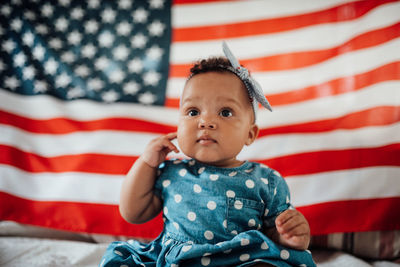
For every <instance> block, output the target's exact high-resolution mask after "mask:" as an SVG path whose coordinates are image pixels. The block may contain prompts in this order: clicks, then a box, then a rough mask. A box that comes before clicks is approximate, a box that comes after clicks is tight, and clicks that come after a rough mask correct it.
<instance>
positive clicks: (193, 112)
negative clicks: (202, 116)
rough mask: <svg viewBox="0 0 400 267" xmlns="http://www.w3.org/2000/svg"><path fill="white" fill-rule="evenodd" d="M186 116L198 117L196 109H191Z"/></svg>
mask: <svg viewBox="0 0 400 267" xmlns="http://www.w3.org/2000/svg"><path fill="white" fill-rule="evenodd" d="M187 114H188V115H189V116H190V117H194V116H197V115H199V111H198V110H196V109H191V110H189V111H188V113H187Z"/></svg>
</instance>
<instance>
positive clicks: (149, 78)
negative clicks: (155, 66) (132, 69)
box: [143, 70, 161, 86]
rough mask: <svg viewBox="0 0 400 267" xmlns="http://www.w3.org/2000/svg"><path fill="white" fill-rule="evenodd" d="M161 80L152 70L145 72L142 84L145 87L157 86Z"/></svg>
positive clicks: (159, 75)
mask: <svg viewBox="0 0 400 267" xmlns="http://www.w3.org/2000/svg"><path fill="white" fill-rule="evenodd" d="M160 79H161V74H160V73H158V72H155V71H153V70H151V71H149V72H146V73H145V74H144V75H143V82H144V84H145V85H151V86H157V85H158V82H159V81H160Z"/></svg>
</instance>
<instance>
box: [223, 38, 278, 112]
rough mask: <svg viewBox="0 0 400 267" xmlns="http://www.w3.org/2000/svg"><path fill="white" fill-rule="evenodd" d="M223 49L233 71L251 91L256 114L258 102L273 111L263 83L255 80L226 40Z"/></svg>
mask: <svg viewBox="0 0 400 267" xmlns="http://www.w3.org/2000/svg"><path fill="white" fill-rule="evenodd" d="M222 50H223V51H224V54H225V56H226V58H227V59H228V60H229V62H230V63H231V65H232V67H233V72H234V73H235V74H236V75H237V76H238V77H239V78H240V79H241V80H242V81H243V83H244V84H245V85H246V88H247V90H248V91H249V95H250V97H251V98H252V99H253V109H254V114H255V113H256V110H257V108H258V106H257V102H259V103H260V104H261V105H262V106H263V107H265V108H266V109H268V110H270V111H272V107H271V105H270V104H269V102H268V100H267V98H266V97H265V96H264V93H263V90H262V88H261V85H260V84H259V83H258V82H257V81H256V80H254V79H253V77H251V76H250V74H249V71H248V70H247V69H246V68H244V67H242V66H240V64H239V61H238V60H237V59H236V58H235V56H234V55H233V54H232V52H231V50H230V49H229V47H228V45H227V44H226V42H223V43H222ZM254 100H256V101H254Z"/></svg>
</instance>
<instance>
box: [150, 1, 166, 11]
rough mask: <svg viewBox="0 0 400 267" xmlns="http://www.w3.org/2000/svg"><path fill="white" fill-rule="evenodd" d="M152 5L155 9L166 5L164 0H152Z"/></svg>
mask: <svg viewBox="0 0 400 267" xmlns="http://www.w3.org/2000/svg"><path fill="white" fill-rule="evenodd" d="M150 7H151V8H154V9H159V8H162V7H164V0H150Z"/></svg>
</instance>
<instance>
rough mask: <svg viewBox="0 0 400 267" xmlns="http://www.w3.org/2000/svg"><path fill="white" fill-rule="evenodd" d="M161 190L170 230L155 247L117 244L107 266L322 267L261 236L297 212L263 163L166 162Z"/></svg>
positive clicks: (281, 183)
mask: <svg viewBox="0 0 400 267" xmlns="http://www.w3.org/2000/svg"><path fill="white" fill-rule="evenodd" d="M155 192H156V194H157V195H158V196H160V198H161V199H162V200H163V216H164V222H165V224H164V229H163V232H162V233H161V234H160V236H159V237H158V238H157V239H156V240H154V241H152V242H151V243H149V244H144V243H140V242H138V241H130V242H129V241H128V242H113V243H112V244H111V245H110V246H109V247H108V249H107V251H106V253H105V255H104V256H103V259H102V261H101V263H100V266H118V267H120V266H251V265H253V264H255V263H257V262H266V263H270V264H272V265H276V266H315V263H314V261H313V259H312V256H311V253H310V252H309V251H299V250H294V249H289V248H286V247H283V246H281V245H277V244H275V243H274V242H273V241H272V240H270V239H269V238H268V237H266V236H265V235H264V234H263V233H262V232H261V231H260V230H261V228H262V227H266V228H268V227H273V226H275V218H276V217H277V216H278V215H279V214H280V213H281V212H283V211H285V210H287V209H289V208H291V204H290V195H289V190H288V187H287V184H286V182H285V181H284V179H283V178H282V177H281V176H280V174H279V173H278V172H276V171H274V170H272V169H270V168H268V167H266V166H264V165H262V164H259V163H253V162H248V161H246V162H245V163H244V164H242V165H241V166H240V167H236V168H218V167H214V166H210V165H205V164H202V163H200V162H197V161H195V160H193V159H190V160H170V161H165V162H164V163H162V164H161V165H160V167H159V177H158V179H157V182H156V184H155Z"/></svg>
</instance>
